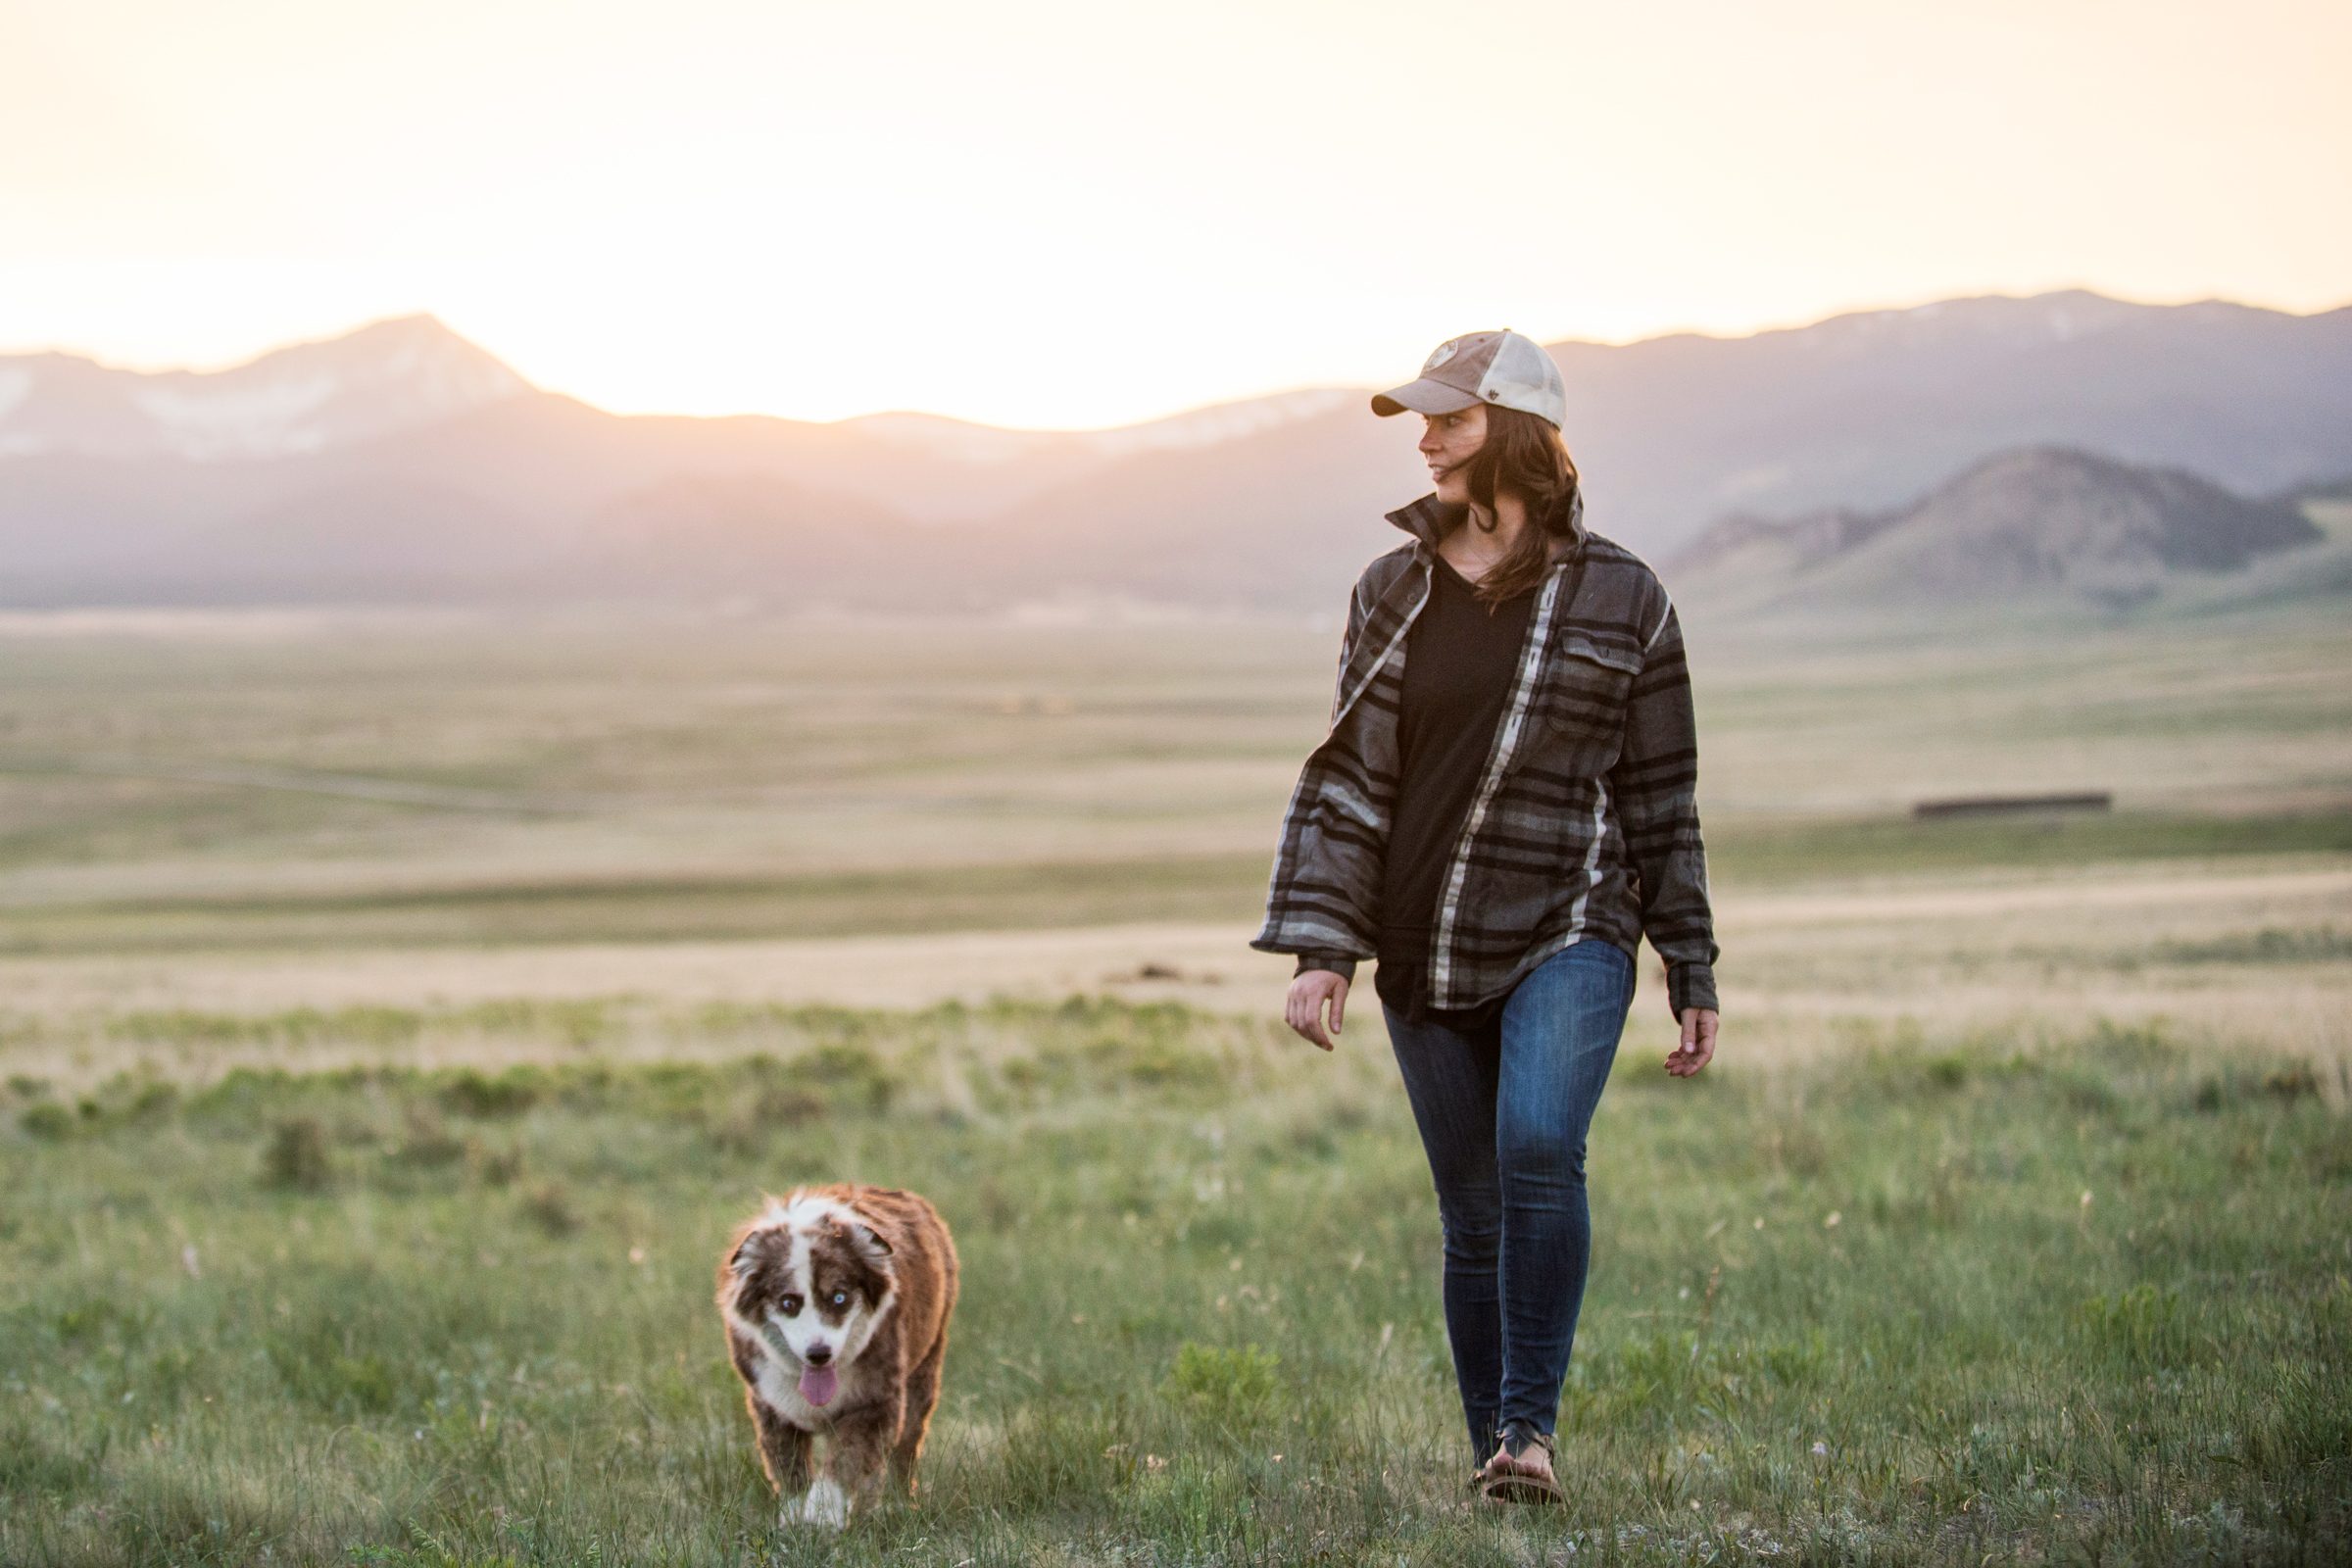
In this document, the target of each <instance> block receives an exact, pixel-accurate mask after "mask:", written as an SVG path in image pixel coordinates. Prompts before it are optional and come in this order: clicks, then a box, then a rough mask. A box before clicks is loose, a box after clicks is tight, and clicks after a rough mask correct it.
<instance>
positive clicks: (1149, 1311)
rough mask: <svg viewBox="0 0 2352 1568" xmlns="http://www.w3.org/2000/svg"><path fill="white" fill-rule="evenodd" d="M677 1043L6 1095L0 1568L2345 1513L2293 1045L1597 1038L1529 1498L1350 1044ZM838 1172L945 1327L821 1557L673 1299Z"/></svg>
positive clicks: (1557, 1557) (1119, 1028)
mask: <svg viewBox="0 0 2352 1568" xmlns="http://www.w3.org/2000/svg"><path fill="white" fill-rule="evenodd" d="M534 1021H537V1022H541V1023H544V1022H545V1020H530V1019H524V1018H514V1019H509V1020H504V1024H505V1026H507V1027H526V1026H528V1025H529V1024H531V1023H532V1022H534ZM478 1022H479V1024H480V1026H481V1027H483V1028H484V1029H485V1030H487V1031H488V1032H490V1033H492V1034H495V1032H496V1031H497V1029H498V1028H499V1027H501V1023H502V1021H501V1020H498V1019H484V1020H479V1021H478ZM700 1027H701V1028H702V1029H703V1030H704V1031H705V1032H707V1033H715V1034H720V1035H723V1036H724V1037H725V1038H726V1040H727V1041H728V1043H729V1044H730V1045H731V1046H732V1047H734V1048H736V1049H738V1050H739V1051H740V1052H741V1053H742V1054H741V1055H740V1056H738V1057H736V1058H734V1059H731V1060H723V1061H717V1062H712V1063H708V1064H691V1065H689V1064H648V1065H636V1066H619V1067H615V1066H609V1065H603V1064H598V1063H593V1062H591V1063H586V1064H581V1065H575V1066H568V1067H554V1068H515V1069H510V1070H507V1071H503V1072H481V1071H476V1070H470V1069H468V1070H444V1071H440V1072H431V1073H418V1072H413V1071H404V1070H381V1071H354V1072H350V1073H345V1074H317V1075H307V1076H302V1075H297V1076H284V1075H271V1074H253V1073H240V1074H234V1075H230V1076H228V1077H225V1078H223V1079H221V1080H219V1081H216V1082H215V1083H214V1084H213V1085H211V1086H210V1087H208V1088H204V1089H201V1090H196V1091H193V1092H181V1091H178V1090H175V1089H174V1088H172V1086H171V1085H170V1084H169V1083H168V1082H163V1081H148V1082H142V1081H139V1080H135V1079H125V1080H123V1081H121V1082H119V1083H117V1084H115V1085H113V1086H112V1087H110V1088H109V1089H107V1090H105V1091H104V1092H101V1093H98V1094H95V1095H93V1096H90V1097H88V1098H86V1099H85V1100H83V1101H82V1102H81V1103H78V1104H76V1103H71V1102H67V1101H62V1100H60V1099H58V1098H57V1097H54V1096H52V1095H47V1094H44V1093H42V1092H41V1091H40V1090H39V1089H38V1088H37V1087H35V1086H31V1085H27V1084H24V1083H20V1084H18V1085H17V1086H15V1087H14V1088H13V1089H12V1090H11V1091H10V1099H11V1108H12V1111H13V1119H14V1120H15V1121H16V1122H17V1124H18V1130H17V1132H16V1134H15V1135H14V1137H12V1139H11V1140H10V1144H9V1157H10V1162H11V1165H12V1171H13V1172H14V1174H15V1176H16V1177H17V1178H18V1179H16V1180H12V1183H11V1186H12V1192H13V1197H12V1201H11V1202H10V1204H9V1206H8V1210H7V1215H6V1218H5V1221H0V1264H4V1266H5V1272H6V1274H7V1276H8V1277H9V1278H10V1279H11V1280H12V1281H15V1282H17V1285H16V1287H15V1288H14V1289H12V1293H11V1295H12V1298H13V1299H11V1301H10V1302H9V1304H8V1306H7V1309H6V1311H5V1313H4V1314H0V1364H5V1366H6V1367H7V1369H8V1370H7V1372H6V1374H5V1377H6V1385H5V1387H6V1393H7V1412H6V1414H5V1416H0V1481H5V1489H4V1490H5V1495H6V1497H7V1499H8V1500H7V1501H6V1503H5V1504H4V1505H0V1558H4V1559H5V1560H7V1561H9V1562H11V1563H23V1564H44V1563H76V1564H80V1563H92V1564H97V1563H116V1562H121V1563H163V1562H182V1563H186V1562H223V1563H225V1562H252V1561H261V1560H265V1558H266V1559H267V1560H270V1561H281V1562H313V1561H316V1562H366V1563H400V1564H412V1563H413V1564H433V1565H440V1564H448V1563H593V1562H662V1563H719V1562H740V1561H747V1560H760V1559H761V1558H764V1557H767V1556H770V1555H773V1556H777V1557H780V1558H781V1559H782V1560H787V1561H811V1562H841V1563H862V1562H888V1561H923V1562H962V1561H970V1562H973V1563H1006V1564H1012V1563H1022V1564H1026V1563H1039V1562H1152V1563H1163V1562H1164V1563H1177V1562H1266V1563H1298V1562H1357V1561H1396V1560H1406V1561H1416V1562H1428V1561H1446V1562H1454V1563H1463V1564H1469V1563H1488V1562H1493V1563H1520V1562H1531V1561H1561V1560H1575V1561H1586V1560H1599V1561H1608V1562H1619V1561H1622V1562H1689V1561H1718V1562H1720V1561H1748V1560H1797V1561H1931V1562H1954V1563H1958V1562H1968V1563H1978V1562H1983V1561H1986V1560H1992V1561H2021V1560H2023V1561H2171V1560H2194V1561H2291V1560H2308V1561H2326V1560H2332V1559H2333V1555H2334V1547H2333V1546H2331V1545H2328V1544H2327V1543H2328V1542H2331V1541H2338V1540H2340V1539H2341V1538H2342V1534H2343V1532H2345V1531H2347V1530H2352V1470H2348V1468H2347V1465H2348V1462H2352V1461H2348V1458H2347V1456H2348V1454H2352V1404H2348V1403H2347V1401H2346V1399H2345V1397H2344V1393H2343V1391H2344V1388H2345V1380H2346V1378H2347V1376H2352V1364H2348V1360H2352V1285H2348V1284H2347V1271H2348V1270H2352V1250H2348V1248H2347V1236H2346V1232H2345V1229H2344V1226H2343V1223H2342V1218H2343V1214H2344V1212H2345V1204H2346V1201H2347V1200H2348V1199H2352V1120H2348V1119H2347V1118H2346V1116H2345V1114H2344V1108H2343V1107H2344V1091H2345V1085H2344V1083H2343V1081H2342V1078H2341V1076H2340V1074H2338V1073H2334V1072H2331V1073H2330V1074H2329V1075H2327V1076H2325V1077H2323V1076H2322V1075H2321V1073H2320V1071H2319V1070H2318V1069H2317V1068H2316V1067H2315V1066H2314V1065H2313V1064H2312V1063H2310V1062H2308V1061H2296V1060H2292V1059H2287V1058H2272V1059H2265V1058H2256V1057H2251V1056H2248V1055H2246V1054H2242V1053H2241V1054H2217V1053H2214V1052H2211V1051H2204V1050H2199V1049H2196V1048H2194V1047H2192V1046H2189V1045H2183V1044H2180V1043H2176V1042H2172V1041H2169V1040H2167V1039H2166V1038H2165V1037H2164V1036H2163V1035H2162V1034H2161V1033H2156V1032H2144V1031H2143V1032H2125V1031H2114V1030H2108V1031H2094V1032H2092V1033H2091V1034H2089V1035H2087V1036H2086V1037H2083V1038H2079V1039H2074V1040H2069V1041H2063V1042H2056V1043H2052V1044H2048V1045H2043V1046H2036V1047H2033V1048H2030V1049H2016V1048H2014V1047H2012V1046H2010V1045H2008V1044H2006V1043H2004V1042H2000V1041H1992V1040H1986V1041H1980V1042H1977V1043H1974V1044H1972V1045H1969V1046H1965V1047H1960V1048H1956V1049H1945V1048H1937V1047H1933V1046H1917V1045H1913V1046H1905V1045H1901V1044H1887V1043H1882V1044H1880V1045H1877V1046H1872V1045H1868V1044H1860V1043H1857V1044H1856V1045H1854V1046H1853V1048H1852V1049H1849V1050H1848V1051H1846V1052H1844V1053H1842V1054H1839V1055H1838V1056H1837V1057H1835V1058H1832V1059H1829V1060H1823V1061H1816V1062H1813V1063H1810V1064H1808V1065H1806V1066H1803V1067H1792V1068H1784V1069H1772V1068H1767V1067H1762V1066H1754V1065H1749V1066H1744V1067H1740V1068H1735V1069H1733V1070H1731V1071H1727V1072H1724V1073H1722V1074H1720V1075H1716V1076H1712V1077H1710V1078H1704V1079H1701V1080H1699V1081H1698V1082H1696V1083H1692V1084H1689V1085H1683V1084H1677V1083H1674V1082H1672V1081H1671V1080H1668V1079H1667V1078H1666V1077H1665V1076H1664V1075H1663V1074H1662V1073H1660V1072H1659V1071H1658V1069H1657V1066H1656V1064H1655V1061H1654V1060H1653V1059H1651V1058H1650V1057H1649V1056H1648V1055H1647V1054H1642V1055H1635V1054H1632V1053H1631V1052H1630V1051H1629V1053H1628V1054H1626V1055H1625V1056H1623V1057H1621V1059H1620V1063H1619V1070H1618V1074H1617V1078H1616V1081H1615V1082H1613V1084H1612V1086H1611V1088H1610V1090H1609V1093H1608V1095H1607V1097H1605V1098H1604V1100H1603V1103H1602V1108H1601V1112H1600V1116H1599V1118H1598V1121H1597V1124H1596V1130H1595V1136H1594V1142H1593V1186H1594V1195H1595V1202H1596V1208H1597V1225H1598V1231H1599V1236H1600V1248H1601V1250H1600V1254H1599V1258H1598V1263H1597V1267H1596V1272H1595V1275H1594V1280H1593V1290H1592V1294H1591V1296H1590V1298H1589V1299H1588V1304H1587V1308H1586V1312H1585V1318H1584V1324H1583V1328H1582V1332H1581V1334H1580V1338H1579V1345H1578V1351H1577V1356H1576V1361H1575V1367H1574V1371H1573V1374H1572V1377H1571V1379H1570V1384H1569V1388H1568V1390H1567V1395H1566V1398H1565V1402H1564V1406H1563V1417H1562V1431H1563V1434H1564V1443H1563V1446H1562V1466H1561V1467H1562V1470H1563V1473H1564V1474H1565V1476H1566V1477H1567V1478H1568V1485H1569V1487H1570V1490H1571V1492H1572V1494H1573V1495H1574V1504H1573V1506H1572V1507H1571V1508H1570V1509H1569V1510H1568V1511H1567V1512H1566V1513H1564V1514H1562V1515H1560V1516H1558V1517H1542V1516H1538V1515H1535V1514H1531V1513H1528V1512H1525V1511H1519V1512H1508V1513H1504V1512H1494V1511H1479V1510H1475V1509H1472V1508H1470V1507H1468V1506H1467V1505H1466V1504H1465V1502H1464V1500H1463V1498H1462V1497H1461V1496H1460V1495H1458V1486H1459V1482H1460V1478H1461V1475H1462V1473H1463V1471H1464V1467H1465V1458H1466V1455H1465V1452H1464V1451H1463V1450H1464V1449H1465V1447H1466V1444H1465V1442H1464V1441H1463V1440H1462V1439H1461V1438H1460V1437H1459V1436H1458V1435H1457V1431H1456V1428H1457V1425H1458V1418H1457V1416H1456V1414H1455V1410H1454V1407H1453V1405H1452V1402H1451V1393H1450V1378H1449V1373H1448V1369H1447V1363H1446V1350H1445V1345H1444V1340H1443V1331H1442V1326H1441V1322H1440V1319H1439V1315H1438V1311H1437V1290H1436V1278H1437V1237H1436V1232H1435V1223H1434V1215H1433V1205H1432V1202H1431V1200H1430V1198H1429V1194H1428V1181H1427V1175H1426V1171H1425V1168H1424V1167H1423V1165H1422V1162H1421V1156H1420V1152H1419V1149H1418V1146H1417V1144H1416V1143H1415V1142H1414V1138H1413V1134H1412V1130H1411V1127H1410V1123H1409V1120H1408V1119H1407V1117H1406V1116H1405V1115H1404V1114H1403V1111H1402V1108H1401V1104H1400V1097H1398V1096H1397V1095H1396V1094H1395V1093H1394V1092H1393V1085H1392V1083H1391V1082H1390V1076H1389V1075H1390V1073H1391V1072H1392V1071H1393V1068H1388V1067H1387V1065H1386V1064H1385V1062H1384V1061H1383V1059H1382V1058H1383V1056H1385V1051H1384V1050H1383V1049H1382V1048H1381V1047H1380V1044H1379V1041H1378V1038H1377V1035H1374V1036H1371V1037H1369V1038H1364V1039H1357V1040H1353V1041H1351V1042H1350V1047H1349V1052H1348V1054H1344V1055H1343V1056H1342V1057H1340V1058H1337V1059H1326V1058H1323V1057H1321V1056H1320V1055H1318V1054H1313V1053H1309V1052H1302V1051H1300V1050H1298V1049H1296V1048H1295V1046H1286V1045H1285V1044H1283V1043H1282V1042H1281V1041H1279V1040H1277V1039H1276V1038H1275V1032H1274V1030H1273V1029H1272V1028H1270V1027H1268V1026H1266V1025H1264V1024H1252V1023H1250V1022H1247V1021H1242V1020H1234V1019H1228V1018H1223V1017H1219V1016H1216V1015H1212V1014H1202V1013H1199V1012H1195V1011H1192V1010H1189V1009H1185V1008H1182V1007H1179V1006H1176V1005H1149V1006H1143V1007H1131V1006H1126V1005H1113V1004H1102V1003H1093V1004H1089V1003H1083V1002H1076V1001H1073V1002H1071V1003H1069V1004H1067V1005H1061V1006H1057V1007H1044V1006H1030V1005H1002V1006H998V1007H994V1008H965V1007H961V1006H947V1007H941V1008H935V1009H931V1010H927V1011H924V1012H921V1013H915V1014H891V1015H881V1014H865V1013H854V1012H844V1011H818V1010H801V1011H794V1010H783V1009H779V1010H773V1011H767V1012H742V1013H738V1014H733V1015H723V1014H719V1013H712V1014H711V1015H709V1016H707V1017H705V1018H703V1019H702V1020H701V1021H700ZM843 1173H854V1174H856V1175H858V1176H861V1177H865V1178H869V1179H874V1180H881V1181H887V1182H894V1183H901V1184H905V1185H908V1186H912V1187H915V1188H917V1189H919V1190H921V1191H924V1192H926V1193H929V1194H931V1195H932V1196H933V1197H934V1198H935V1199H936V1200H937V1201H939V1203H940V1205H941V1206H942V1208H943V1209H944V1210H945V1211H946V1213H947V1214H948V1216H949V1217H950V1220H951V1222H952V1223H953V1224H954V1225H955V1226H956V1233H957V1237H958V1241H959V1244H960V1248H961V1250H962V1254H963V1258H964V1265H965V1278H966V1286H965V1305H964V1307H963V1309H962V1312H961V1314H960V1315H959V1317H958V1320H957V1322H956V1338H955V1342H954V1346H953V1348H952V1351H951V1355H950V1359H949V1375H948V1382H947V1396H946V1399H945V1402H944V1404H943V1407H942V1415H941V1419H940V1422H939V1424H938V1426H937V1428H936V1438H935V1443H934V1446H933V1450H932V1453H931V1455H930V1458H929V1461H928V1491H927V1494H926V1495H925V1498H924V1500H923V1502H922V1504H921V1506H920V1507H919V1508H916V1509H912V1510H907V1509H904V1508H889V1509H886V1510H884V1511H882V1512H879V1513H877V1514H874V1515H873V1516H871V1517H870V1518H868V1519H865V1520H863V1521H860V1522H858V1524H857V1525H856V1527H855V1528H854V1529H853V1530H852V1532H851V1533H850V1534H849V1535H848V1536H847V1537H846V1538H844V1539H843V1540H841V1541H839V1542H833V1541H823V1542H818V1541H812V1540H809V1539H807V1538H805V1537H803V1536H801V1535H799V1534H798V1533H794V1532H785V1533H778V1532H777V1531H776V1530H775V1529H774V1528H773V1526H772V1525H771V1522H770V1521H771V1517H772V1512H773V1510H772V1507H771V1504H770V1501H769V1499H768V1497H767V1496H766V1495H765V1484H764V1482H763V1481H762V1479H761V1477H760V1472H759V1469H758V1465H757V1461H756V1459H755V1457H754V1454H753V1449H752V1446H751V1443H750V1441H749V1428H748V1423H747V1422H746V1420H745V1419H744V1416H743V1412H742V1410H741V1407H740V1401H739V1398H738V1396H737V1394H736V1392H735V1385H734V1383H733V1379H732V1374H731V1373H730V1371H729V1370H728V1369H727V1367H726V1365H725V1363H724V1360H723V1356H722V1353H721V1348H720V1341H719V1337H718V1333H717V1329H716V1323H715V1318H714V1315H713V1313H712V1310H711V1305H710V1300H709V1295H710V1270H711V1264H712V1262H713V1260H714V1256H715V1249H716V1248H717V1247H718V1245H719V1244H720V1240H721V1239H722V1238H723V1236H724V1234H725V1231H726V1227H727V1226H728V1224H729V1222H730V1221H731V1220H733V1219H734V1218H736V1217H738V1216H739V1215H740V1214H741V1213H742V1212H744V1211H747V1210H748V1209H749V1208H750V1207H752V1206H754V1205H755V1203H756V1201H757V1196H758V1194H759V1193H760V1190H761V1189H762V1188H769V1189H773V1188H776V1187H778V1186H780V1185H782V1184H787V1183H790V1182H792V1181H794V1180H796V1179H800V1178H819V1177H831V1176H835V1175H839V1174H843ZM26 1177H29V1178H30V1179H29V1180H27V1179H25V1178H26Z"/></svg>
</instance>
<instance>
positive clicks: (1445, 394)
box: [1372, 376, 1478, 419]
mask: <svg viewBox="0 0 2352 1568" xmlns="http://www.w3.org/2000/svg"><path fill="white" fill-rule="evenodd" d="M1477 401H1478V394H1477V393H1475V392H1465V391H1463V390H1462V389H1461V388H1460V387H1458V386H1447V385H1446V383H1445V382H1443V381H1432V380H1431V379H1430V378H1429V377H1427V376H1423V377H1422V378H1421V379H1420V380H1418V381H1407V382H1405V383H1404V385H1402V386H1397V387H1391V388H1390V389H1389V390H1388V391H1386V392H1376V393H1374V394H1373V395H1372V412H1373V413H1374V414H1377V415H1379V416H1380V417H1382V418H1384V419H1385V418H1387V417H1389V416H1390V415H1392V414H1403V413H1405V412H1406V411H1407V410H1410V411H1411V412H1412V413H1414V414H1456V413H1459V412H1460V411H1461V410H1463V409H1466V408H1468V407H1469V406H1470V405H1471V404H1473V403H1476V402H1477Z"/></svg>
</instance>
